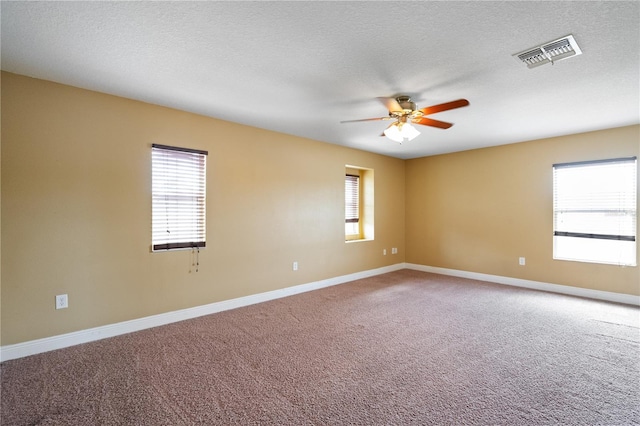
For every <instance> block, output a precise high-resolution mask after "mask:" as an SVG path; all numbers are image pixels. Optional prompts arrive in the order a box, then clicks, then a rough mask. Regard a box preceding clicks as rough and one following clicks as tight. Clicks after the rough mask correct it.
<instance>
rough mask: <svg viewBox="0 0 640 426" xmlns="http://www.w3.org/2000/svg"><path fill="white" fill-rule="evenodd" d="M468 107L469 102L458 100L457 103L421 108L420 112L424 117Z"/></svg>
mask: <svg viewBox="0 0 640 426" xmlns="http://www.w3.org/2000/svg"><path fill="white" fill-rule="evenodd" d="M467 105H469V101H468V100H466V99H458V100H457V101H451V102H446V103H444V104H439V105H433V106H430V107H426V108H421V109H420V111H421V112H422V113H423V114H424V115H429V114H435V113H436V112H442V111H448V110H450V109H455V108H460V107H464V106H467Z"/></svg>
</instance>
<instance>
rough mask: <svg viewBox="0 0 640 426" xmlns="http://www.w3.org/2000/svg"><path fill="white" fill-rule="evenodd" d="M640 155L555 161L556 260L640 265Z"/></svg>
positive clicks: (554, 215) (554, 217)
mask: <svg viewBox="0 0 640 426" xmlns="http://www.w3.org/2000/svg"><path fill="white" fill-rule="evenodd" d="M636 176H637V160H636V158H635V157H631V158H618V159H611V160H598V161H588V162H579V163H563V164H555V165H554V166H553V225H554V234H553V235H554V237H553V238H554V259H563V260H575V261H582V262H596V263H608V264H616V265H628V266H632V265H635V264H636V222H637V212H636V209H637V188H636V186H637V177H636Z"/></svg>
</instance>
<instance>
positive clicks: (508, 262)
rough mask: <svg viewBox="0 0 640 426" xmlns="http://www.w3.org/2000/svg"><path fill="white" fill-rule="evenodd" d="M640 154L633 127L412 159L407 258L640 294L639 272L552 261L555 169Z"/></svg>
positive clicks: (638, 134) (409, 163)
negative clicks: (520, 259)
mask: <svg viewBox="0 0 640 426" xmlns="http://www.w3.org/2000/svg"><path fill="white" fill-rule="evenodd" d="M638 154H640V126H631V127H622V128H616V129H611V130H604V131H597V132H591V133H585V134H577V135H571V136H565V137H558V138H551V139H544V140H538V141H533V142H524V143H518V144H512V145H504V146H498V147H492V148H487V149H478V150H473V151H466V152H459V153H454V154H447V155H439V156H433V157H426V158H420V159H414V160H409V161H407V162H406V200H407V204H406V214H407V216H406V226H407V228H406V229H407V232H406V250H407V256H406V259H407V262H410V263H416V264H421V265H428V266H435V267H442V268H449V269H456V270H463V271H472V272H479V273H485V274H491V275H499V276H506V277H513V278H522V279H528V280H534V281H541V282H546V283H553V284H562V285H571V286H576V287H582V288H586V289H595V290H603V291H611V292H616V293H625V294H633V295H640V270H639V268H638V267H619V266H611V265H599V264H590V263H580V262H567V261H559V260H553V259H552V257H553V238H552V234H553V215H552V201H553V191H552V180H553V176H552V165H553V164H554V163H563V162H573V161H582V160H593V159H604V158H616V157H625V156H638ZM520 256H524V257H525V258H526V265H525V266H519V265H518V257H520Z"/></svg>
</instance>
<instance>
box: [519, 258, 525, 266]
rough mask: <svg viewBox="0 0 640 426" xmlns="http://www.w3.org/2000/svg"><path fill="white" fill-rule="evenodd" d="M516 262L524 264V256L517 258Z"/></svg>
mask: <svg viewBox="0 0 640 426" xmlns="http://www.w3.org/2000/svg"><path fill="white" fill-rule="evenodd" d="M518 263H519V264H520V266H524V265H525V263H526V260H525V258H524V257H521V258H519V259H518Z"/></svg>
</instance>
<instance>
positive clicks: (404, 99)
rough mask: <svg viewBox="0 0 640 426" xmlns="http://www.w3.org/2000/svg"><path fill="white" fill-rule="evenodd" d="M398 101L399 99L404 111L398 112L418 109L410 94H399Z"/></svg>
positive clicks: (409, 111)
mask: <svg viewBox="0 0 640 426" xmlns="http://www.w3.org/2000/svg"><path fill="white" fill-rule="evenodd" d="M396 101H398V105H400V107H401V108H402V111H398V112H404V113H411V112H413V111H415V110H416V103H415V102H413V101H412V100H411V98H410V97H409V96H398V97H397V98H396ZM394 112H395V111H394Z"/></svg>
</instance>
